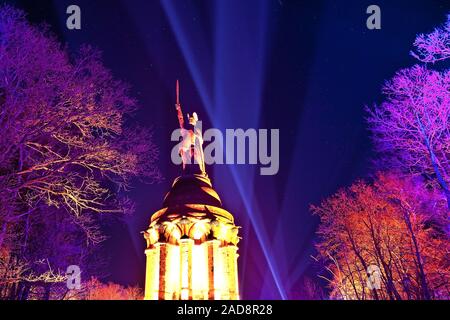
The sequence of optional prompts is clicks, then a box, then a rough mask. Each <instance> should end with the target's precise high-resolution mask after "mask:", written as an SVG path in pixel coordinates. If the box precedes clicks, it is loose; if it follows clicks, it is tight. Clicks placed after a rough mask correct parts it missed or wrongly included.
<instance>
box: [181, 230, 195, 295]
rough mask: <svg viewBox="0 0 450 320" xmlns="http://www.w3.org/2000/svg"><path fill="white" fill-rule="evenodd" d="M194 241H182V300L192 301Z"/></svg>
mask: <svg viewBox="0 0 450 320" xmlns="http://www.w3.org/2000/svg"><path fill="white" fill-rule="evenodd" d="M193 245H194V240H192V239H181V240H180V280H181V300H192V246H193Z"/></svg>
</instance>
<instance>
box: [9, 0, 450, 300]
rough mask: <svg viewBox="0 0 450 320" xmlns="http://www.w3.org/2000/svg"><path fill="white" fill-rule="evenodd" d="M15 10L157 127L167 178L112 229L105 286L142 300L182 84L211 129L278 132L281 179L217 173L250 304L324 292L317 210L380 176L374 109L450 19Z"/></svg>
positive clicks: (410, 5) (283, 9)
mask: <svg viewBox="0 0 450 320" xmlns="http://www.w3.org/2000/svg"><path fill="white" fill-rule="evenodd" d="M6 2H8V3H12V4H15V5H17V7H19V8H22V9H24V10H25V11H26V12H27V13H28V14H29V18H30V20H31V21H33V22H43V21H45V22H47V23H48V24H49V25H50V26H51V30H52V31H53V32H55V33H56V34H57V36H58V37H59V39H60V40H61V41H62V42H64V43H67V44H68V46H69V49H70V50H71V51H75V50H76V48H78V47H79V46H80V45H81V44H84V43H87V44H91V45H94V46H96V47H98V48H99V49H100V50H101V51H102V52H103V57H104V63H105V65H106V66H107V67H108V68H110V69H111V70H112V72H113V74H114V75H115V76H116V77H117V78H119V79H121V80H124V81H126V82H128V83H129V84H130V85H131V87H132V94H133V95H134V96H135V97H136V98H137V99H138V100H139V104H140V106H141V108H140V110H139V111H138V112H137V114H136V121H137V122H139V123H140V124H142V125H144V126H146V127H151V128H153V132H154V138H155V142H156V144H157V145H158V146H159V148H160V161H159V168H160V170H161V173H162V174H163V176H164V178H165V179H164V181H162V182H160V183H156V184H143V183H135V184H134V186H133V190H132V191H131V192H130V196H131V197H132V198H133V199H134V200H135V201H136V204H137V209H136V212H135V214H134V215H132V216H130V217H126V218H125V219H124V221H125V223H124V224H123V225H122V226H121V225H120V224H117V226H115V227H114V228H112V230H108V233H109V237H110V238H109V240H108V241H107V242H106V243H105V250H107V252H108V255H109V256H110V275H109V277H108V280H111V281H114V282H117V283H121V284H127V285H128V284H129V285H134V284H139V285H141V287H143V283H144V267H145V255H144V248H145V241H144V239H143V237H142V235H141V234H140V231H142V230H144V229H146V227H147V225H148V221H149V219H150V216H151V214H152V213H153V212H154V211H156V210H158V209H159V208H160V207H161V204H162V200H163V197H164V195H165V193H166V192H167V191H168V189H169V188H170V185H171V183H172V180H173V179H174V178H175V177H176V176H177V175H179V174H180V172H181V168H180V167H177V166H175V165H173V164H172V162H171V160H170V151H171V149H172V147H173V146H174V144H175V143H174V142H171V141H170V134H171V132H172V130H173V129H175V128H176V127H177V125H178V122H177V118H176V112H175V108H174V103H175V80H176V79H179V80H180V83H181V103H182V106H183V111H184V113H187V112H189V113H191V112H193V111H196V112H197V113H198V115H199V118H200V119H201V120H203V127H204V129H206V128H209V127H215V128H220V129H225V128H243V129H247V128H267V129H280V139H281V143H280V170H279V172H278V174H277V175H274V176H260V175H259V166H254V165H253V166H252V165H215V166H212V167H207V171H208V174H209V176H210V177H211V178H212V182H213V185H214V187H215V189H216V191H217V192H218V193H219V195H220V196H221V198H222V201H223V203H224V206H225V208H227V209H228V210H229V211H230V212H232V213H233V214H234V216H235V218H236V223H237V224H238V225H241V226H242V229H241V236H242V237H243V239H242V240H241V242H240V247H239V253H240V258H239V262H238V263H239V277H240V285H241V296H242V297H243V298H245V299H261V298H263V299H279V298H291V299H295V298H302V293H301V287H302V281H304V279H305V277H307V278H311V279H313V280H314V281H319V279H318V278H317V277H316V271H317V270H316V267H315V266H314V261H313V259H312V258H311V255H313V254H314V241H315V230H316V227H317V224H318V219H317V218H316V217H313V216H312V215H311V213H310V211H309V206H310V204H318V203H320V201H321V200H322V199H324V198H326V197H327V196H329V195H331V194H333V193H334V192H336V191H337V190H338V189H339V188H340V187H344V186H348V185H350V184H351V183H352V182H353V181H355V180H356V179H358V178H365V177H368V176H369V175H370V174H371V173H373V166H372V165H371V163H372V159H373V158H374V157H375V154H374V153H373V151H372V146H371V141H370V137H369V133H368V131H367V130H366V124H365V120H364V117H365V113H364V106H365V105H367V104H372V103H374V102H380V101H381V100H382V96H381V94H380V89H381V86H382V84H383V82H384V80H385V79H388V78H390V77H391V76H392V75H393V74H394V72H395V71H397V70H398V69H400V68H404V67H407V66H410V65H412V64H413V63H414V62H415V61H414V59H413V58H412V57H410V56H409V51H410V50H411V48H412V42H413V41H414V38H415V35H416V34H417V33H426V32H429V31H431V30H432V29H433V28H434V27H436V26H437V25H439V24H441V23H443V22H444V21H445V15H446V14H447V13H448V12H450V1H431V0H423V1H392V0H391V1H379V0H377V1H372V0H371V1H287V0H267V1H266V0H245V1H243V0H223V1H206V0H205V1H184V0H183V1H181V0H178V1H166V0H161V1H153V0H151V1H150V0H139V1H138V0H131V1H129V0H127V1H125V0H123V1H111V0H107V1H106V0H105V1H88V0H86V1H78V0H70V1H66V0H57V1H56V0H55V1H31V0H30V1H6ZM70 4H77V5H79V6H80V8H81V20H82V21H81V24H82V26H81V30H68V29H67V28H66V27H65V25H66V18H67V14H66V8H67V6H69V5H70ZM371 4H377V5H379V6H380V8H381V26H382V29H381V30H368V29H367V28H366V19H367V17H368V15H367V14H366V8H367V7H368V6H369V5H371ZM322 285H323V284H322Z"/></svg>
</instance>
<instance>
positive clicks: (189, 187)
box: [163, 174, 222, 208]
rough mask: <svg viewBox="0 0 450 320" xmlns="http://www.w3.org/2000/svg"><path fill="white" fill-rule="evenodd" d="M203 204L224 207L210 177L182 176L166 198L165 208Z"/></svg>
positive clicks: (197, 175)
mask: <svg viewBox="0 0 450 320" xmlns="http://www.w3.org/2000/svg"><path fill="white" fill-rule="evenodd" d="M184 204H202V205H210V206H215V207H219V208H221V207H222V201H221V200H220V198H219V195H218V194H217V192H216V191H215V190H214V189H213V188H212V185H211V181H210V180H209V178H208V177H206V176H204V175H201V174H190V175H182V176H180V177H178V178H176V179H175V181H174V182H173V184H172V188H171V189H170V191H169V192H168V193H167V194H166V196H165V197H164V202H163V207H173V206H179V205H184Z"/></svg>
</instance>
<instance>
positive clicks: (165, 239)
mask: <svg viewBox="0 0 450 320" xmlns="http://www.w3.org/2000/svg"><path fill="white" fill-rule="evenodd" d="M176 92H177V103H176V105H175V106H176V109H177V111H178V121H179V124H180V130H181V136H182V137H183V140H182V143H181V146H180V156H181V158H182V163H183V172H182V175H181V176H179V177H178V178H176V179H175V180H174V182H173V184H172V187H171V189H170V191H169V192H168V193H167V194H166V196H165V198H164V201H163V208H162V209H161V210H158V211H157V212H155V213H154V214H153V215H152V217H151V221H150V226H149V228H148V229H147V230H146V231H144V238H145V240H146V241H147V249H146V250H145V254H146V256H147V266H146V275H145V299H146V300H158V299H159V300H177V299H181V300H190V299H194V300H203V299H204V300H207V299H209V300H217V299H224V300H228V299H229V300H234V299H239V285H238V272H237V257H238V254H237V243H238V241H239V237H238V227H237V226H236V225H235V224H234V218H233V216H232V215H231V214H230V213H229V212H228V211H226V210H225V209H224V208H223V207H222V202H221V200H220V198H219V195H218V194H217V193H216V191H215V190H214V189H213V188H212V185H211V181H210V179H209V178H208V175H207V174H206V171H205V162H204V159H203V148H202V144H203V139H202V135H201V131H200V130H198V129H197V128H196V127H195V125H196V123H197V121H198V118H197V114H196V113H194V114H193V115H192V116H191V117H189V114H188V120H189V125H188V126H187V128H186V127H185V124H184V117H183V113H182V111H181V105H180V102H179V86H178V81H177V90H176Z"/></svg>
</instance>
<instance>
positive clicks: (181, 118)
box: [175, 80, 184, 129]
mask: <svg viewBox="0 0 450 320" xmlns="http://www.w3.org/2000/svg"><path fill="white" fill-rule="evenodd" d="M176 92H177V103H176V104H175V108H176V109H177V116H178V123H179V124H180V128H181V129H184V117H183V111H181V104H180V84H179V82H178V80H177V86H176Z"/></svg>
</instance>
